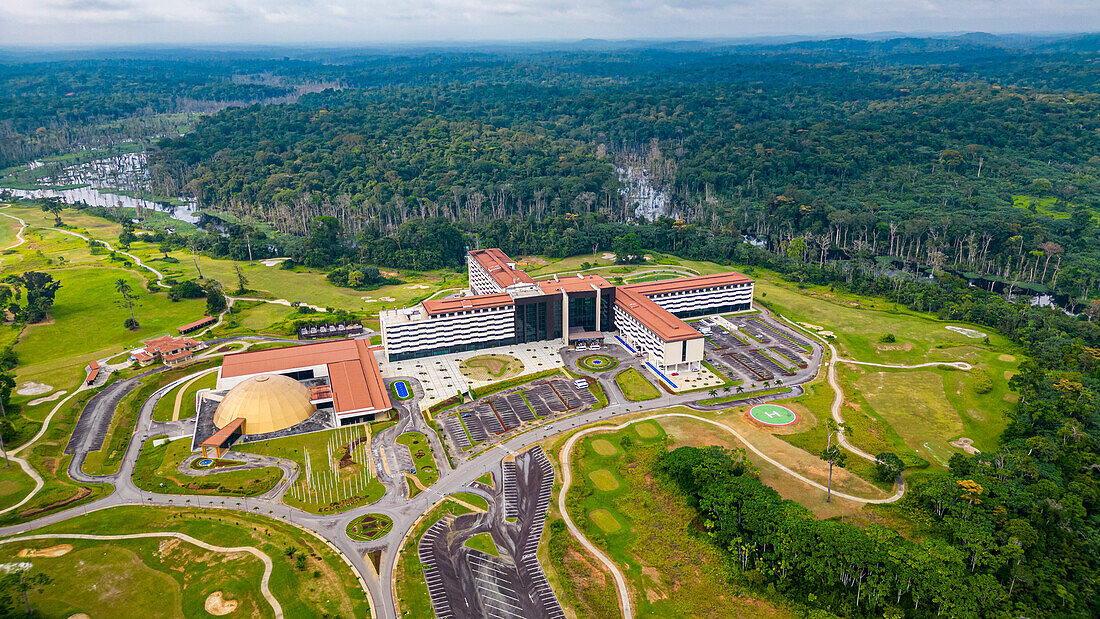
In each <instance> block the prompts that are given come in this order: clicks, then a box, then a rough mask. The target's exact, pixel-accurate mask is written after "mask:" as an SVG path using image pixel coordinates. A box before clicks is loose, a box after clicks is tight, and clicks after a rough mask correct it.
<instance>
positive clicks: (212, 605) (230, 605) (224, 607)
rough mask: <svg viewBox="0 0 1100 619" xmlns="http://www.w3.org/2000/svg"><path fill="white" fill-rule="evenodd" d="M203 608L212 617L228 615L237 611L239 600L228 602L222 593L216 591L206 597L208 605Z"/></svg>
mask: <svg viewBox="0 0 1100 619" xmlns="http://www.w3.org/2000/svg"><path fill="white" fill-rule="evenodd" d="M203 606H204V607H205V608H206V612H208V613H210V614H211V615H216V616H221V615H228V614H229V613H231V612H233V611H235V610H237V600H227V599H225V598H224V597H223V596H222V592H221V591H215V592H213V593H211V594H210V595H208V596H206V603H205V604H203Z"/></svg>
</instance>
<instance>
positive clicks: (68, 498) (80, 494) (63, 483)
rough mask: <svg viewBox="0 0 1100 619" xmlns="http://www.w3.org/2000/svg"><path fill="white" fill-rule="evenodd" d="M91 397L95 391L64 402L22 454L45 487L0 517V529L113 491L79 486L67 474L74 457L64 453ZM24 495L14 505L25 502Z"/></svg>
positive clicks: (89, 485)
mask: <svg viewBox="0 0 1100 619" xmlns="http://www.w3.org/2000/svg"><path fill="white" fill-rule="evenodd" d="M92 395H94V392H92V391H85V392H82V393H80V394H78V395H76V396H75V397H73V398H72V399H71V400H68V401H67V402H65V404H64V405H63V406H61V407H60V408H59V409H58V411H57V413H56V414H55V415H54V417H53V420H52V421H51V422H50V426H49V427H48V428H47V429H46V432H45V434H43V435H42V438H41V439H39V440H38V442H36V443H35V444H34V445H32V446H31V447H29V448H27V449H26V450H24V451H23V453H22V454H20V455H21V456H22V457H23V458H24V459H26V460H27V462H28V463H30V465H31V466H32V467H33V468H34V470H35V471H37V472H38V474H39V475H41V476H42V480H43V481H44V482H45V485H44V486H43V487H42V489H41V490H40V491H39V492H38V494H36V495H34V498H32V499H31V500H30V501H28V502H27V503H26V504H25V505H23V506H22V507H21V508H19V509H18V510H15V511H12V512H8V513H6V514H3V515H0V526H6V525H10V524H16V523H19V522H24V521H27V520H33V519H35V518H39V517H41V516H44V515H47V514H50V513H53V512H56V511H58V510H61V509H64V508H71V507H74V506H78V505H82V504H84V503H87V502H90V501H93V500H95V499H98V498H100V497H102V496H103V495H105V494H106V493H107V492H108V491H110V489H111V486H109V485H107V484H80V483H77V482H75V481H73V480H72V479H71V478H70V477H69V474H68V467H69V463H70V462H71V461H72V456H68V455H65V453H64V449H65V445H66V444H67V443H68V441H69V435H70V434H71V433H72V428H73V426H74V425H75V424H76V419H77V417H78V416H79V414H80V411H81V410H82V409H83V408H84V404H85V403H87V401H88V399H89V398H91V397H92ZM54 404H56V402H55V403H54ZM51 408H52V407H51ZM17 483H21V482H17ZM23 496H25V495H23ZM23 496H19V497H18V499H16V500H15V501H12V502H13V503H14V502H18V501H19V500H22V498H23Z"/></svg>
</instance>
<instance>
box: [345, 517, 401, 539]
mask: <svg viewBox="0 0 1100 619" xmlns="http://www.w3.org/2000/svg"><path fill="white" fill-rule="evenodd" d="M392 528H393V520H391V519H390V517H389V516H386V515H383V514H363V515H362V516H359V517H358V518H356V519H355V520H352V521H351V522H350V523H348V528H347V533H348V537H350V538H351V539H354V540H358V541H360V542H369V541H372V540H376V539H378V538H380V537H382V536H384V535H385V534H387V533H389V532H390V529H392Z"/></svg>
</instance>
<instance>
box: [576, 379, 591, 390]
mask: <svg viewBox="0 0 1100 619" xmlns="http://www.w3.org/2000/svg"><path fill="white" fill-rule="evenodd" d="M573 386H574V387H576V388H577V389H587V388H588V381H587V380H585V379H583V378H578V379H577V380H575V381H573Z"/></svg>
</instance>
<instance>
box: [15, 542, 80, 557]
mask: <svg viewBox="0 0 1100 619" xmlns="http://www.w3.org/2000/svg"><path fill="white" fill-rule="evenodd" d="M72 550H73V545H72V544H58V545H56V546H50V547H49V548H23V549H21V550H20V551H19V556H20V557H25V558H37V557H42V558H51V559H52V558H54V557H63V556H65V555H67V554H69V553H70V552H72Z"/></svg>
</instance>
